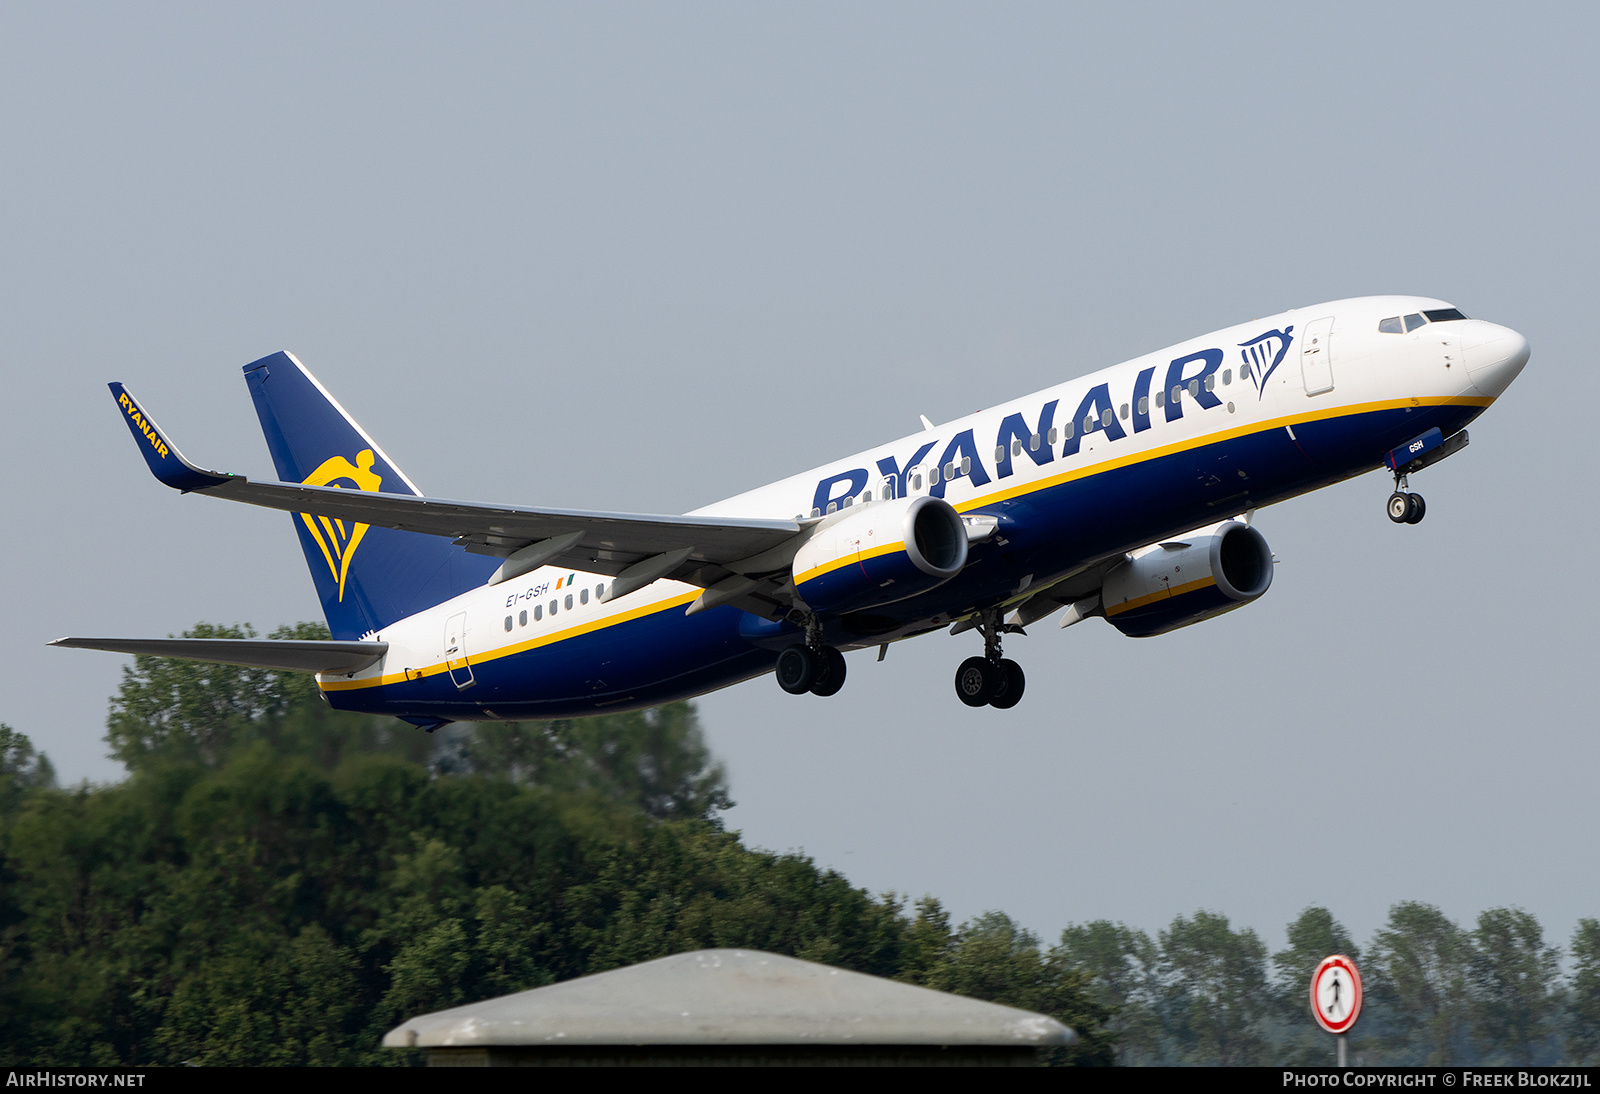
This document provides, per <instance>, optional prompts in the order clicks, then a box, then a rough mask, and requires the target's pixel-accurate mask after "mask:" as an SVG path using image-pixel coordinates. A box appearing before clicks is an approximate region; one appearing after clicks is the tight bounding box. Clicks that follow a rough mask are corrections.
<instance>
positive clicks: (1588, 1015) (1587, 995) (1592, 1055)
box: [1567, 919, 1600, 1064]
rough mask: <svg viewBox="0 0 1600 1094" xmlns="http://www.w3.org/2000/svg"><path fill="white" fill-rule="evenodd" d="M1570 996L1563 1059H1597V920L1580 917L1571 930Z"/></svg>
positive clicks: (1599, 1025) (1599, 990)
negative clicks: (1565, 1050) (1565, 1056)
mask: <svg viewBox="0 0 1600 1094" xmlns="http://www.w3.org/2000/svg"><path fill="white" fill-rule="evenodd" d="M1571 952H1572V1000H1571V1003H1570V1005H1569V1010H1568V1023H1569V1024H1568V1027H1567V1058H1568V1059H1567V1062H1568V1063H1573V1064H1593V1063H1597V1062H1600V920H1594V919H1580V920H1578V929H1577V930H1575V931H1573V932H1572V951H1571Z"/></svg>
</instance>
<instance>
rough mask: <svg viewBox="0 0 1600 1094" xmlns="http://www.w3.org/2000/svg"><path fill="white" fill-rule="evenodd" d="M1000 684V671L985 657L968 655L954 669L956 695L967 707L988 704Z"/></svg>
mask: <svg viewBox="0 0 1600 1094" xmlns="http://www.w3.org/2000/svg"><path fill="white" fill-rule="evenodd" d="M999 684H1000V673H999V671H998V670H997V669H996V668H995V666H994V665H993V664H992V663H990V661H989V660H988V659H987V658H983V657H969V658H967V659H966V660H965V661H963V662H961V667H960V668H958V669H956V695H957V696H958V697H959V698H960V699H961V701H962V702H963V703H965V704H967V706H969V707H982V706H988V705H989V700H990V699H993V698H994V693H995V691H996V690H997V688H998V687H999Z"/></svg>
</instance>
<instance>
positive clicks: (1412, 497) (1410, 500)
mask: <svg viewBox="0 0 1600 1094" xmlns="http://www.w3.org/2000/svg"><path fill="white" fill-rule="evenodd" d="M1409 485H1410V484H1409V483H1407V482H1406V477H1405V476H1404V475H1396V476H1395V477H1394V493H1392V494H1390V495H1389V519H1390V520H1392V521H1394V522H1395V523H1396V524H1420V523H1422V518H1423V516H1425V515H1426V514H1427V512H1428V503H1427V502H1425V501H1423V500H1422V495H1421V494H1411V493H1407V492H1406V489H1407V487H1408V486H1409Z"/></svg>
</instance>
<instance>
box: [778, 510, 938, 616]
mask: <svg viewBox="0 0 1600 1094" xmlns="http://www.w3.org/2000/svg"><path fill="white" fill-rule="evenodd" d="M966 564H967V530H966V527H965V526H964V525H963V524H962V523H961V516H960V514H958V513H957V512H956V511H955V507H954V506H952V505H951V504H950V503H949V502H947V501H945V500H944V499H943V498H935V497H929V496H927V495H923V496H921V497H914V498H897V499H896V500H894V501H882V502H878V503H877V504H872V503H870V502H869V503H868V504H866V505H863V506H861V507H860V508H859V509H858V510H856V511H855V512H850V511H848V510H847V511H846V512H845V513H843V514H841V516H840V517H839V518H838V519H837V520H835V521H834V522H833V523H832V524H829V525H827V526H825V527H823V528H821V529H819V530H818V531H817V533H816V535H814V536H812V537H811V539H809V540H807V541H806V544H805V546H803V547H801V548H800V550H799V552H798V553H796V555H795V556H794V588H795V592H796V593H798V594H799V596H800V598H801V599H802V600H804V601H805V602H806V603H807V604H809V605H810V606H811V607H812V608H813V609H815V610H817V611H822V612H852V611H859V610H861V609H863V608H871V607H874V606H876V605H879V604H892V603H894V602H895V601H897V600H905V599H907V598H908V597H913V596H917V595H919V594H921V593H925V592H927V591H928V590H930V589H933V588H936V587H938V586H940V585H943V584H944V583H945V582H946V581H949V580H950V579H951V578H952V577H955V576H956V574H958V573H960V572H961V568H962V567H963V566H965V565H966Z"/></svg>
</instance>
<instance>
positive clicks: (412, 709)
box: [52, 296, 1529, 732]
mask: <svg viewBox="0 0 1600 1094" xmlns="http://www.w3.org/2000/svg"><path fill="white" fill-rule="evenodd" d="M1528 354H1529V349H1528V342H1527V339H1526V338H1524V337H1523V336H1522V335H1521V334H1518V333H1517V332H1516V331H1514V330H1511V329H1510V328H1508V327H1504V326H1500V325H1498V324H1495V323H1490V322H1486V321H1484V320H1479V319H1469V318H1468V317H1467V316H1465V315H1464V314H1463V313H1462V312H1461V311H1460V310H1458V309H1457V308H1455V307H1454V306H1453V305H1451V304H1449V303H1446V302H1445V301H1442V300H1435V299H1432V298H1427V297H1413V296H1373V297H1363V298H1358V299H1350V300H1337V301H1333V302H1331V303H1327V304H1318V305H1315V306H1313V307H1306V308H1297V309H1294V310H1292V311H1287V312H1283V313H1281V314H1278V315H1273V316H1269V317H1267V318H1265V319H1258V320H1255V321H1253V322H1250V323H1244V324H1241V325H1239V326H1233V327H1228V328H1225V329H1223V330H1219V331H1216V332H1214V333H1211V334H1207V335H1205V336H1203V337H1201V338H1197V339H1192V340H1190V341H1187V342H1181V343H1179V344H1177V345H1174V346H1170V347H1168V348H1166V349H1163V350H1159V351H1157V352H1155V353H1149V354H1145V355H1144V356H1142V357H1137V358H1134V359H1133V360H1131V361H1126V362H1124V363H1122V364H1119V365H1114V366H1112V367H1110V368H1107V369H1104V370H1102V371H1099V372H1095V373H1092V374H1090V375H1087V376H1081V377H1079V378H1077V379H1071V380H1067V381H1065V382H1064V383H1060V384H1057V385H1056V386H1054V387H1051V388H1047V389H1046V390H1044V391H1040V392H1036V393H1034V394H1032V395H1027V396H1024V397H1022V398H1018V399H1012V400H1009V401H1007V402H1004V403H1000V404H999V405H996V406H993V407H990V408H989V409H987V410H981V411H978V412H977V413H975V414H971V415H968V416H967V417H964V418H960V419H958V420H956V421H952V422H947V423H944V424H942V425H934V424H933V423H931V422H929V421H928V420H927V418H926V417H924V418H923V419H922V424H923V426H924V428H923V429H922V430H921V431H920V432H918V433H914V434H912V435H910V436H907V437H903V438H901V439H899V440H895V441H891V442H889V443H887V444H882V445H878V446H877V447H874V448H871V449H868V450H867V451H865V452H860V453H857V454H856V455H853V456H849V457H847V458H845V459H842V460H836V461H834V462H832V463H828V464H825V465H823V466H822V467H818V468H815V469H813V470H810V471H805V472H802V473H801V474H798V475H794V476H791V477H790V478H787V479H784V480H782V481H780V482H776V483H773V484H771V485H769V486H763V487H760V488H758V489H755V490H752V491H749V492H748V493H744V494H740V495H738V496H737V497H733V498H729V499H727V500H725V501H721V502H717V503H716V504H714V505H709V506H706V507H705V508H703V509H699V510H696V511H694V512H692V513H689V514H687V515H684V516H653V515H635V514H625V513H605V512H586V511H573V510H557V509H541V508H523V507H517V506H501V505H485V504H479V503H474V502H461V501H449V500H443V499H439V498H433V497H427V496H424V495H423V494H422V492H421V491H420V490H419V489H417V487H416V486H415V485H414V484H413V483H412V481H411V480H410V479H409V478H407V477H406V475H405V474H404V472H402V471H401V470H400V469H399V468H398V467H397V466H396V465H395V463H394V461H392V460H391V459H390V458H389V457H388V456H387V455H386V454H385V453H384V451H383V449H382V448H381V447H379V445H378V443H377V442H376V441H374V440H373V439H372V438H371V437H369V436H368V435H367V433H366V432H365V431H364V430H362V428H361V427H360V426H359V425H357V424H356V422H355V420H354V419H353V418H352V417H351V416H350V415H349V414H348V413H346V411H345V410H344V408H343V407H342V406H340V404H339V403H338V402H337V401H336V400H335V399H334V398H333V396H332V395H330V394H329V393H328V392H327V391H326V390H325V389H324V388H323V387H322V385H321V384H320V383H318V382H317V380H316V379H315V378H314V377H313V376H312V375H311V373H310V372H308V371H307V370H306V369H305V367H304V366H303V365H302V364H301V363H300V362H299V361H298V360H296V359H295V358H294V357H293V356H291V355H289V354H288V353H284V352H280V353H275V354H272V355H271V356H268V357H263V358H261V359H260V360H257V361H254V362H252V363H250V364H248V365H246V366H245V367H244V375H245V380H246V383H247V385H248V386H249V389H250V394H251V397H252V399H253V401H254V403H255V408H256V413H257V416H258V417H259V418H260V422H261V427H262V430H263V431H264V433H265V435H266V441H267V447H268V449H269V451H270V453H271V455H272V460H273V463H274V466H275V467H276V470H277V475H278V478H279V479H280V480H282V481H277V482H272V481H256V480H252V479H249V478H246V477H245V476H242V475H233V474H223V473H220V472H216V471H210V470H206V469H204V468H202V467H199V466H198V465H196V464H193V463H191V462H190V461H188V460H187V459H185V458H184V457H183V455H182V454H181V453H180V452H179V451H178V449H177V447H176V446H175V445H174V444H173V443H172V442H171V441H170V440H169V439H168V438H169V434H167V433H166V432H165V431H164V430H162V429H160V428H159V427H157V425H156V424H155V422H154V421H153V420H152V419H151V417H150V415H149V414H148V413H146V411H145V410H144V408H143V407H142V406H141V405H140V404H139V403H138V402H137V401H136V400H135V399H134V397H133V396H132V395H131V394H130V393H129V392H128V391H127V389H126V388H125V387H123V385H122V384H120V383H113V384H111V385H110V388H111V392H112V394H113V396H114V397H115V399H116V401H117V405H118V407H119V409H120V411H121V413H122V415H123V419H124V421H125V422H126V423H127V425H128V428H129V429H130V430H131V431H132V433H133V436H134V439H135V441H136V442H137V443H138V444H139V447H140V450H141V451H142V452H143V454H144V457H145V460H146V461H147V463H148V464H149V467H150V470H151V471H152V472H153V473H154V474H155V477H156V478H157V479H158V480H159V481H161V482H162V483H164V484H165V485H167V486H169V487H173V488H175V489H178V490H181V491H183V492H185V493H197V494H204V495H209V496H214V497H219V498H226V499H230V500H233V501H239V502H244V503H247V504H250V505H257V506H264V507H266V508H269V509H280V510H284V511H286V512H289V513H291V514H293V517H292V520H293V523H294V528H295V531H296V533H297V534H298V536H299V539H300V545H301V547H302V549H303V551H304V553H305V557H306V561H307V564H308V565H309V566H310V569H311V573H312V578H313V581H314V583H315V585H316V589H317V593H318V595H319V598H320V599H321V602H322V606H323V611H324V614H325V616H326V619H327V623H328V628H329V631H330V633H331V635H332V638H331V639H328V640H321V641H285V640H255V639H249V640H243V639H234V640H224V639H173V638H168V639H100V638H63V639H60V640H58V641H56V642H54V643H52V645H57V646H67V647H77V648H90V649H100V650H111V651H115V652H122V653H134V654H148V655H156V656H163V657H186V658H192V659H197V660H206V661H217V662H223V663H230V664H244V665H252V666H258V667H265V668H272V669H279V670H295V671H307V672H315V673H316V674H317V682H318V686H319V689H320V691H321V694H322V696H323V698H324V699H325V700H326V701H327V702H328V703H329V705H331V706H333V707H335V708H337V709H341V710H352V711H361V712H366V713H372V714H386V715H393V716H395V717H398V718H401V719H404V720H406V721H408V722H411V723H412V724H414V725H417V726H419V727H421V728H423V729H426V730H428V731H430V732H431V731H432V730H434V729H437V728H438V727H439V726H441V725H445V724H447V723H449V722H453V721H490V720H492V721H505V720H519V719H543V718H568V717H579V716H583V715H591V714H599V713H605V712H610V711H621V710H631V709H638V708H644V707H650V706H655V705H658V704H661V703H665V702H669V701H673V700H678V699H683V698H689V697H692V696H696V695H701V694H704V693H706V692H709V691H713V690H715V689H718V688H723V687H727V686H729V685H731V684H735V683H738V682H740V681H744V680H748V679H751V678H753V677H757V676H762V675H766V674H769V673H770V674H772V675H774V676H775V677H776V679H777V682H778V684H779V686H780V687H781V688H782V689H783V690H784V691H785V692H788V693H790V694H795V695H800V694H806V693H810V694H813V695H818V696H829V695H834V694H836V693H837V692H838V691H839V690H840V689H841V687H842V686H843V685H844V681H845V659H844V651H848V650H856V649H864V648H870V647H873V646H876V647H878V651H879V653H878V656H879V659H880V660H881V659H882V658H883V656H884V654H885V653H886V652H887V650H888V647H889V645H890V644H892V643H894V642H898V641H901V640H904V639H907V638H913V637H916V636H918V635H923V634H928V633H930V632H933V631H948V632H949V633H950V634H961V633H964V632H967V631H973V632H976V635H977V637H979V638H981V639H982V643H983V652H982V654H981V655H974V656H970V657H967V658H966V659H964V660H963V661H962V662H961V663H960V665H959V667H958V668H957V671H956V677H955V690H956V694H957V696H958V698H959V699H960V701H961V702H962V703H965V704H967V705H968V706H973V707H981V706H990V707H996V708H1000V709H1007V708H1011V707H1014V706H1015V705H1016V704H1017V703H1018V701H1019V700H1020V699H1021V698H1022V695H1023V692H1024V689H1025V687H1026V677H1025V675H1024V673H1023V670H1022V668H1021V666H1020V665H1018V664H1017V662H1016V661H1014V660H1011V659H1010V658H1007V657H1005V656H1004V654H1003V648H1002V647H1003V641H1004V639H1005V637H1006V636H1007V635H1009V634H1016V633H1025V631H1024V628H1026V627H1028V626H1031V625H1033V624H1035V623H1037V622H1039V621H1041V620H1043V619H1045V618H1047V617H1049V616H1051V615H1053V614H1055V613H1058V612H1059V613H1061V619H1060V625H1061V626H1063V627H1065V626H1069V625H1072V624H1075V623H1078V622H1081V621H1083V620H1085V619H1088V618H1091V617H1099V618H1104V619H1105V620H1107V621H1108V622H1109V623H1110V624H1111V625H1112V626H1114V627H1116V628H1117V629H1118V630H1119V631H1121V632H1122V633H1123V634H1125V635H1128V636H1131V637H1150V636H1154V635H1160V634H1165V633H1167V632H1170V631H1172V630H1175V629H1177V628H1179V627H1185V626H1189V625H1191V624H1194V623H1198V622H1201V621H1203V620H1206V619H1210V618H1213V617H1215V616H1217V615H1220V614H1222V613H1224V612H1228V611H1232V610H1234V609H1236V608H1240V607H1243V606H1244V605H1246V604H1249V603H1251V602H1253V601H1254V600H1256V599H1258V598H1259V597H1260V596H1261V595H1262V594H1264V593H1265V592H1266V591H1267V589H1268V587H1269V586H1270V585H1271V584H1272V576H1273V567H1274V563H1275V560H1274V558H1273V555H1272V552H1271V550H1270V549H1269V548H1268V546H1267V543H1266V540H1265V538H1264V537H1263V536H1262V534H1261V533H1260V531H1258V530H1257V529H1256V528H1255V527H1254V523H1253V518H1254V515H1255V512H1256V510H1258V509H1261V508H1263V507H1265V506H1268V505H1273V504H1275V503H1277V502H1281V501H1284V500H1286V499H1288V498H1292V497H1295V496H1297V495H1300V494H1305V493H1307V492H1309V491H1312V490H1316V489H1318V488H1319V487H1323V486H1328V485H1330V484H1332V483H1336V482H1339V481H1341V480H1344V479H1348V478H1351V477H1354V476H1357V475H1361V474H1364V473H1366V472H1369V471H1372V470H1375V469H1383V470H1385V471H1387V472H1388V473H1389V474H1390V475H1392V476H1393V480H1394V489H1393V492H1392V493H1391V494H1390V495H1389V498H1388V500H1387V503H1386V504H1387V511H1388V516H1389V519H1390V520H1392V521H1394V522H1396V523H1403V524H1414V523H1416V522H1418V521H1420V520H1422V519H1423V516H1424V514H1425V512H1426V507H1425V504H1424V502H1423V500H1422V498H1421V496H1420V495H1418V494H1416V493H1414V492H1412V491H1411V489H1410V486H1409V476H1411V475H1414V474H1416V473H1417V472H1418V471H1420V470H1421V469H1423V468H1425V467H1428V466H1430V465H1432V464H1434V463H1437V462H1438V461H1439V460H1442V459H1444V458H1446V457H1448V456H1451V455H1454V454H1455V453H1457V452H1459V451H1460V450H1461V449H1462V448H1464V447H1466V445H1467V442H1468V437H1467V432H1466V429H1465V427H1466V425H1467V424H1468V423H1470V422H1471V421H1473V420H1474V419H1475V418H1477V416H1478V415H1479V414H1481V413H1483V411H1484V410H1485V409H1486V408H1487V407H1488V406H1489V405H1490V404H1491V403H1493V402H1494V401H1495V400H1496V399H1497V398H1498V397H1499V396H1500V394H1501V393H1502V392H1504V391H1505V390H1506V388H1507V386H1508V385H1509V384H1510V383H1511V381H1512V380H1514V379H1515V378H1516V377H1517V375H1518V374H1519V373H1520V372H1521V371H1522V369H1523V367H1524V366H1525V365H1526V364H1527V361H1528Z"/></svg>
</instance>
